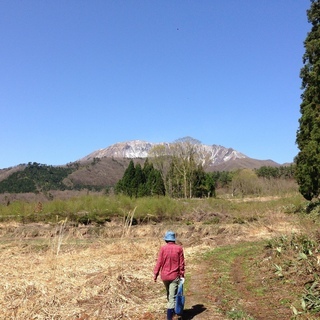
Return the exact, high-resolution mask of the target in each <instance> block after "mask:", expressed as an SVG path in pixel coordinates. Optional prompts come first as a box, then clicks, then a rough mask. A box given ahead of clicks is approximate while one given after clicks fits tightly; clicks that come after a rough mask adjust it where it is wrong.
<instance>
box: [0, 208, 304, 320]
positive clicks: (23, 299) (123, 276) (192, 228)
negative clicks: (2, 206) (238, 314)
mask: <svg viewBox="0 0 320 320" xmlns="http://www.w3.org/2000/svg"><path fill="white" fill-rule="evenodd" d="M294 219H295V218H294V216H288V215H285V214H283V213H280V212H278V213H273V214H272V217H271V218H269V219H267V220H265V221H254V222H252V223H245V224H225V225H223V224H216V225H215V224H211V225H210V224H203V223H201V222H197V223H192V224H191V225H186V224H181V223H179V224H178V223H176V224H168V223H161V224H157V225H136V226H131V227H130V228H127V227H125V226H123V225H115V224H114V225H113V224H109V225H106V226H104V227H101V228H103V232H101V230H100V233H99V235H97V234H95V233H94V232H92V231H90V227H88V226H85V227H68V226H67V225H63V224H60V225H58V226H56V227H49V226H48V225H44V224H29V225H22V224H18V223H11V224H10V223H5V224H2V225H1V226H0V234H1V238H0V259H1V264H0V273H1V275H2V277H1V278H0V288H1V290H0V308H1V315H0V319H3V320H5V319H12V320H13V319H15V320H22V319H23V320H24V319H39V320H40V319H41V320H42V319H64V320H68V319H82V320H84V319H92V320H98V319H99V320H103V319H141V320H142V319H146V320H147V319H150V320H158V319H165V314H164V311H165V305H166V300H165V294H164V289H163V285H162V283H161V281H158V282H157V283H154V282H153V275H152V271H153V267H154V264H155V260H156V257H157V253H158V250H159V248H160V246H161V245H162V244H164V242H163V240H162V237H163V234H164V232H165V231H166V230H168V229H173V230H175V231H176V232H177V235H178V239H179V240H180V241H181V242H182V245H183V246H184V249H185V257H186V270H187V280H188V279H189V284H188V281H187V285H186V289H187V291H186V295H187V302H186V303H187V306H186V307H187V308H189V309H188V310H187V312H186V316H184V318H183V319H211V320H213V319H220V320H221V319H224V317H223V316H222V315H221V314H220V313H219V312H218V309H217V307H216V306H215V305H214V303H210V301H208V299H207V298H206V297H208V296H210V295H212V294H214V293H212V292H210V289H209V288H207V289H206V290H209V292H206V294H204V293H203V292H200V291H203V286H204V285H205V283H206V281H207V279H206V278H205V277H206V275H205V274H203V275H201V274H200V275H199V274H198V273H199V269H201V268H202V269H203V268H205V266H204V265H202V266H201V259H200V261H199V257H201V256H202V255H203V254H204V253H205V252H206V251H208V250H212V249H214V248H216V247H217V246H222V245H230V244H234V243H238V242H241V241H244V240H245V241H255V240H261V239H268V238H271V237H273V236H276V235H279V234H290V233H292V232H297V231H298V227H297V224H295V222H294ZM201 305H202V306H205V308H204V309H203V310H197V309H196V308H197V306H201Z"/></svg>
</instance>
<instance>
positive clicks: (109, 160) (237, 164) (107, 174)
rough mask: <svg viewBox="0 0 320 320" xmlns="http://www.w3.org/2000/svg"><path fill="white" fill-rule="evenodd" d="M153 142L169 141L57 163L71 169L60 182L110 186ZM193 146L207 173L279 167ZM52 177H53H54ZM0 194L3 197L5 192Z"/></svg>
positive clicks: (124, 145)
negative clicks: (63, 163) (61, 163)
mask: <svg viewBox="0 0 320 320" xmlns="http://www.w3.org/2000/svg"><path fill="white" fill-rule="evenodd" d="M157 145H164V146H167V147H169V146H170V143H165V142H164V143H158V144H157V143H151V142H146V141H140V140H133V141H127V142H121V143H116V144H113V145H111V146H109V147H107V148H104V149H100V150H97V151H94V152H92V153H90V154H89V155H87V156H85V157H83V158H82V159H80V160H78V161H76V162H72V163H71V162H70V163H68V164H66V165H61V166H57V167H59V168H62V169H63V168H64V169H65V170H67V169H68V168H70V169H72V170H71V171H72V172H71V173H69V174H68V175H67V176H66V177H65V178H64V179H63V181H61V183H62V184H63V185H65V186H66V188H67V189H69V190H70V189H71V190H74V191H75V190H78V189H79V187H81V188H83V187H88V188H89V189H90V188H94V189H96V190H101V189H103V188H106V187H109V186H114V185H115V184H116V183H117V182H118V181H119V180H120V179H121V178H122V176H123V174H124V172H125V170H126V168H127V167H128V165H129V163H130V161H131V160H133V161H134V163H135V164H137V163H140V164H141V165H143V164H144V162H145V159H146V158H147V157H148V156H149V152H150V150H151V149H152V148H153V147H155V146H157ZM194 147H195V149H196V152H197V154H198V155H199V156H200V159H201V160H202V162H203V164H204V169H205V171H207V172H212V171H231V170H236V169H243V168H248V169H255V168H260V167H262V166H273V167H278V166H280V164H278V163H276V162H274V161H272V160H257V159H252V158H250V157H248V156H246V155H244V154H243V153H241V152H239V151H236V150H234V149H232V148H225V147H223V146H220V145H204V144H201V143H196V144H194ZM49 166H50V165H49ZM27 167H28V166H27V165H19V166H16V167H11V168H7V169H0V182H2V181H5V180H7V179H10V177H12V175H14V174H15V175H16V177H17V173H18V172H19V171H24V170H25V169H26V168H27ZM48 170H49V171H50V168H48ZM53 171H54V170H53ZM21 177H22V178H23V177H24V176H23V175H22V176H21ZM54 178H55V179H57V178H58V177H54ZM33 183H35V185H38V184H39V181H36V180H34V181H33ZM1 196H3V197H5V194H2V195H1ZM1 196H0V202H1Z"/></svg>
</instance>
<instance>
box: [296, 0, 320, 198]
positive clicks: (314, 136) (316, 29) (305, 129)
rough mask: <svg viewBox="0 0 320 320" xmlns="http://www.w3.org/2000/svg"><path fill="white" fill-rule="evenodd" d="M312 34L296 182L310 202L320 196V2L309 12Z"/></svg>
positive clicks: (314, 2)
mask: <svg viewBox="0 0 320 320" xmlns="http://www.w3.org/2000/svg"><path fill="white" fill-rule="evenodd" d="M307 16H308V21H309V23H311V24H312V27H311V31H310V32H309V33H308V35H307V37H306V39H305V41H304V47H305V53H304V55H303V64H304V66H303V67H302V69H301V72H300V78H301V79H302V89H303V90H304V91H303V94H302V96H301V98H302V103H301V105H300V113H301V117H300V119H299V129H298V131H297V137H296V143H297V145H298V148H299V150H300V151H299V153H298V155H297V156H296V158H295V162H296V179H297V182H298V184H299V190H300V192H301V194H302V195H303V196H304V197H305V199H307V200H312V199H313V198H317V197H318V196H319V193H320V0H311V7H310V9H309V10H308V11H307Z"/></svg>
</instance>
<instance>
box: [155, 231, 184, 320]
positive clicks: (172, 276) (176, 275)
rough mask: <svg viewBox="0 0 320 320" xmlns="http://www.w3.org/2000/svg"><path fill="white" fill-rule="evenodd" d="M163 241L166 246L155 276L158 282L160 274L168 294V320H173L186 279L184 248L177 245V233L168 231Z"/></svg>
mask: <svg viewBox="0 0 320 320" xmlns="http://www.w3.org/2000/svg"><path fill="white" fill-rule="evenodd" d="M163 239H164V241H165V242H166V244H165V245H163V246H162V247H161V248H160V251H159V254H158V259H157V263H156V265H155V267H154V270H153V274H154V281H155V282H156V281H157V278H158V276H159V273H160V276H161V280H162V281H163V284H164V286H165V288H166V292H167V300H168V304H167V320H172V318H173V316H174V307H175V302H176V301H175V300H176V295H177V290H178V285H179V281H180V279H184V274H185V262H184V253H183V248H182V247H181V246H180V245H178V244H176V235H175V233H174V232H173V231H167V232H166V234H165V236H164V238H163Z"/></svg>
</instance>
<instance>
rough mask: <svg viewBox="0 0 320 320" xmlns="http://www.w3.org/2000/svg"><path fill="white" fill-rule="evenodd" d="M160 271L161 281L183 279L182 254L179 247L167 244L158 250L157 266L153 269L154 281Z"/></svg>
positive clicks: (171, 243)
mask: <svg viewBox="0 0 320 320" xmlns="http://www.w3.org/2000/svg"><path fill="white" fill-rule="evenodd" d="M160 271H161V279H162V280H169V281H172V280H175V279H176V278H178V277H180V278H184V254H183V249H182V247H181V246H179V245H177V244H175V243H174V242H168V243H167V244H166V245H164V246H162V247H161V248H160V252H159V255H158V260H157V264H156V266H155V267H154V271H153V273H154V279H155V280H156V279H157V277H158V275H159V272H160Z"/></svg>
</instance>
